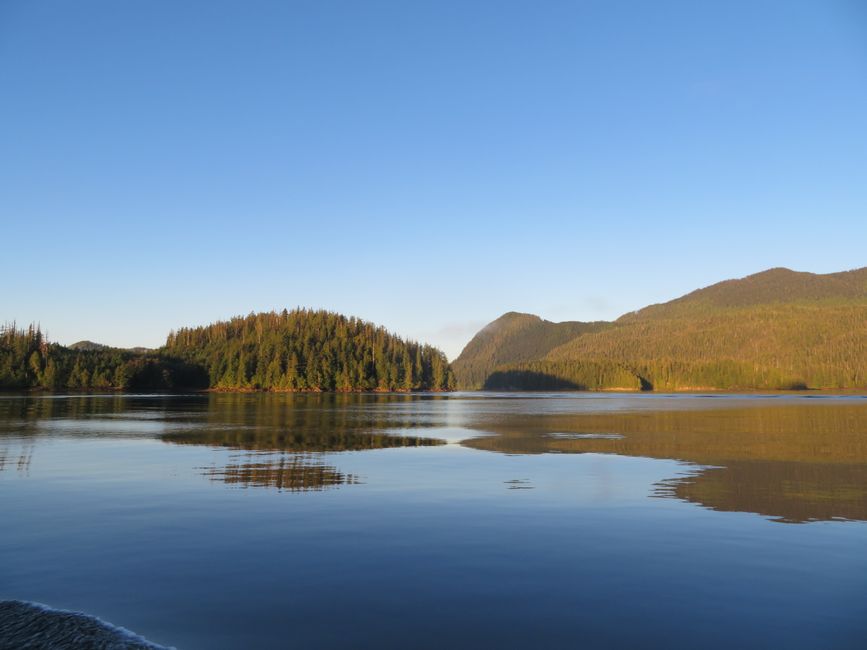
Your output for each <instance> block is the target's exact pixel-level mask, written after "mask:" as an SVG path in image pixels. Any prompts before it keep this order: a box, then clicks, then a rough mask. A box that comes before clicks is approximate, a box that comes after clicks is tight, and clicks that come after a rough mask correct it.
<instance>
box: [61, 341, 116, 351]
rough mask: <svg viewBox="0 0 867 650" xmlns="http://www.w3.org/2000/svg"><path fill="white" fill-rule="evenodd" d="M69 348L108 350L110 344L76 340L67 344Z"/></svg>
mask: <svg viewBox="0 0 867 650" xmlns="http://www.w3.org/2000/svg"><path fill="white" fill-rule="evenodd" d="M68 347H69V349H70V350H85V351H88V352H90V351H93V350H108V349H109V347H110V346H108V345H103V344H102V343H94V342H93V341H78V342H76V343H73V344H72V345H70V346H68Z"/></svg>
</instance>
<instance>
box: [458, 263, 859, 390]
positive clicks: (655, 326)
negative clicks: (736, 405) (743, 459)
mask: <svg viewBox="0 0 867 650" xmlns="http://www.w3.org/2000/svg"><path fill="white" fill-rule="evenodd" d="M483 332H484V330H483ZM481 335H482V333H481V332H480V336H481ZM528 348H529V346H528V344H527V343H525V342H522V349H528ZM476 349H477V346H476V345H475V344H474V342H473V341H471V342H470V344H469V345H468V346H467V347H466V348H465V350H464V352H463V353H462V354H461V356H460V357H459V358H458V359H457V360H456V361H455V363H454V368H455V371H456V374H457V380H458V385H459V386H460V387H467V388H469V387H476V386H478V385H479V384H481V385H483V386H486V387H487V388H492V389H504V388H525V389H529V388H533V389H537V388H539V389H551V388H572V389H634V390H635V389H645V390H647V389H655V390H690V389H735V390H750V389H789V388H828V389H849V388H867V269H859V270H857V271H848V272H843V273H832V274H827V275H816V274H812V273H798V272H795V271H790V270H788V269H771V270H769V271H765V272H763V273H758V274H755V275H751V276H748V277H746V278H742V279H739V280H728V281H725V282H720V283H718V284H715V285H712V286H710V287H706V288H704V289H699V290H697V291H694V292H692V293H690V294H687V295H686V296H683V297H681V298H678V299H676V300H672V301H671V302H668V303H664V304H660V305H652V306H650V307H646V308H644V309H642V310H639V311H636V312H632V313H629V314H626V315H624V316H622V317H621V318H619V319H618V320H617V321H615V322H614V323H611V324H609V325H608V326H607V327H603V326H599V327H597V328H595V329H594V330H593V331H584V332H581V333H579V334H577V335H576V336H573V337H572V338H570V340H568V341H567V342H565V343H563V344H561V345H559V346H556V347H554V348H551V349H549V350H548V351H546V352H544V353H541V354H538V355H536V356H535V357H533V358H527V357H524V358H522V359H521V360H520V361H512V360H509V361H505V362H501V363H499V364H497V365H496V366H495V367H493V368H492V369H490V370H488V371H487V374H486V376H485V377H484V378H482V379H481V380H480V379H479V377H478V375H477V374H475V375H470V374H465V373H464V372H463V370H464V368H468V367H474V364H475V363H476V361H475V359H474V351H475V350H476ZM497 355H498V356H497V358H503V359H509V357H510V352H509V350H499V351H498V352H497Z"/></svg>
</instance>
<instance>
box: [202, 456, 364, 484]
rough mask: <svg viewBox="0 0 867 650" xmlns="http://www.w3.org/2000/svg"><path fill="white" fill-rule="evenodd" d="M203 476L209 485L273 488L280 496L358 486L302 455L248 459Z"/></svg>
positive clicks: (348, 477)
mask: <svg viewBox="0 0 867 650" xmlns="http://www.w3.org/2000/svg"><path fill="white" fill-rule="evenodd" d="M202 473H203V474H204V475H205V476H207V477H208V478H209V479H211V480H212V481H219V482H222V483H226V484H228V485H232V486H236V487H242V488H249V487H265V488H275V489H277V490H279V491H281V492H306V491H309V490H324V489H326V488H329V487H335V486H338V485H355V484H358V483H360V482H361V481H360V480H359V478H358V477H357V476H355V475H354V474H344V473H343V472H341V471H339V470H338V469H337V468H336V467H332V466H330V465H326V464H325V463H323V462H321V461H319V460H317V458H316V457H315V456H312V455H305V454H291V455H288V454H286V455H283V454H281V455H280V456H278V457H277V458H269V457H263V456H259V455H247V456H245V457H244V458H242V459H239V460H233V461H230V462H228V463H226V464H225V465H223V466H218V465H212V466H210V467H206V468H204V469H203V472H202Z"/></svg>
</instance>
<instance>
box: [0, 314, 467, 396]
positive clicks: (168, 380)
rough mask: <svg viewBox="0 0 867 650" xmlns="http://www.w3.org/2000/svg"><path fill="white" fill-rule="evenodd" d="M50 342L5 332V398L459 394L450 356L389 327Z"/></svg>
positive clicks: (294, 327) (224, 326)
mask: <svg viewBox="0 0 867 650" xmlns="http://www.w3.org/2000/svg"><path fill="white" fill-rule="evenodd" d="M86 343H87V344H86V345H82V346H79V349H72V348H69V347H64V346H62V345H58V344H56V343H49V342H48V341H46V340H45V338H44V337H43V335H42V332H41V331H40V330H39V328H38V327H33V326H31V327H29V328H28V329H26V330H20V329H18V328H17V327H15V326H14V324H13V325H7V326H5V327H3V328H0V389H7V390H10V389H11V390H15V389H28V388H44V389H49V390H54V389H56V390H67V389H73V390H91V389H98V390H111V389H114V390H161V389H175V388H194V389H203V388H214V389H219V390H280V391H392V390H396V391H412V390H435V391H436V390H450V389H451V388H452V386H453V383H454V376H453V374H452V371H451V368H450V366H449V364H448V361H447V359H446V357H445V355H444V354H443V353H442V352H440V351H439V350H437V349H436V348H433V347H431V346H429V345H423V344H419V343H415V342H412V341H405V340H404V339H402V338H400V337H398V336H396V335H394V334H391V333H390V332H388V331H386V330H385V329H384V328H382V327H377V326H376V325H373V324H372V323H368V322H366V321H362V320H359V319H356V318H348V317H345V316H341V315H339V314H335V313H331V312H327V311H314V310H305V309H296V310H293V311H287V310H283V311H282V312H280V313H276V312H270V313H262V314H250V315H249V316H246V317H237V318H233V319H231V320H229V321H224V322H218V323H213V324H211V325H207V326H203V327H195V328H183V329H180V330H178V331H176V332H172V333H170V334H169V336H168V338H167V340H166V345H165V346H164V347H162V348H160V349H158V350H153V351H148V350H145V351H133V350H122V349H118V348H109V347H105V346H99V345H96V344H90V343H89V342H86Z"/></svg>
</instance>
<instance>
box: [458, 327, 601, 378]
mask: <svg viewBox="0 0 867 650" xmlns="http://www.w3.org/2000/svg"><path fill="white" fill-rule="evenodd" d="M610 326H611V323H604V322H597V323H582V322H577V321H574V322H565V323H552V322H551V321H547V320H542V319H541V318H539V317H538V316H534V315H532V314H521V313H518V312H509V313H507V314H503V315H502V316H500V317H499V318H498V319H497V320H495V321H493V322H492V323H488V325H486V326H485V327H484V328H483V329H482V330H481V331H480V332H479V333H478V334H476V335H475V336H474V337H473V340H472V341H470V342H469V343H468V344H467V346H466V347H465V348H464V350H463V352H462V353H461V356H460V357H458V358H457V359H456V360H455V362H454V363H453V364H452V368H453V370H454V372H455V376H456V377H460V378H461V380H462V382H463V383H464V385H466V386H468V387H473V388H480V387H481V386H482V384H483V383H484V381H485V379H486V378H487V377H488V375H489V374H490V373H491V371H492V370H494V369H495V368H497V367H498V366H508V365H512V364H520V363H524V362H528V361H532V360H534V359H539V358H543V357H544V356H545V355H546V354H548V353H549V352H550V351H551V350H553V349H554V348H556V347H558V346H560V345H562V344H564V343H567V342H568V341H571V340H572V339H574V338H575V337H577V336H579V335H581V334H584V333H587V332H595V331H599V330H601V329H604V328H605V327H610Z"/></svg>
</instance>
